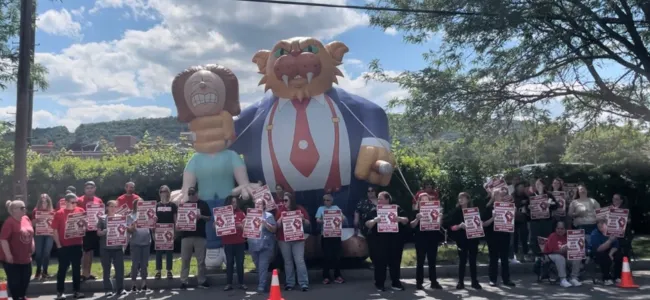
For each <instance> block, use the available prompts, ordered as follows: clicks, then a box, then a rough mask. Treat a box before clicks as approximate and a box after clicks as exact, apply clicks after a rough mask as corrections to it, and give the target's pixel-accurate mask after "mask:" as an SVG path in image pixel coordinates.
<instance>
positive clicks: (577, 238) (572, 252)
mask: <svg viewBox="0 0 650 300" xmlns="http://www.w3.org/2000/svg"><path fill="white" fill-rule="evenodd" d="M586 245H587V243H586V241H585V230H584V229H580V230H567V248H568V249H567V259H568V260H583V259H584V258H585V247H586Z"/></svg>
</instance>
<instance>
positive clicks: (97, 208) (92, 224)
mask: <svg viewBox="0 0 650 300" xmlns="http://www.w3.org/2000/svg"><path fill="white" fill-rule="evenodd" d="M104 210H105V208H104V204H103V203H101V204H95V203H88V204H86V221H87V222H88V226H87V227H86V230H87V231H97V222H99V218H101V217H103V216H104Z"/></svg>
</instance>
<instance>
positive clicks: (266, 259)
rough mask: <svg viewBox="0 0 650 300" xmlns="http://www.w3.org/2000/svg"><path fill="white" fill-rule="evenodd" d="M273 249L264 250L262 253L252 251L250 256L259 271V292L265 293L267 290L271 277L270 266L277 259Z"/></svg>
mask: <svg viewBox="0 0 650 300" xmlns="http://www.w3.org/2000/svg"><path fill="white" fill-rule="evenodd" d="M274 254H275V251H274V250H273V249H263V250H262V251H251V252H250V255H251V257H252V258H253V263H254V264H255V268H256V269H257V280H258V283H257V291H258V292H263V291H265V290H266V286H267V284H268V279H269V278H268V277H269V265H271V262H272V261H273V258H274V257H275V255H274Z"/></svg>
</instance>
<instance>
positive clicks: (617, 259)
mask: <svg viewBox="0 0 650 300" xmlns="http://www.w3.org/2000/svg"><path fill="white" fill-rule="evenodd" d="M597 226H598V227H597V228H596V229H594V231H592V232H591V237H590V246H591V247H590V249H591V256H592V257H593V258H594V259H595V260H596V263H597V264H598V265H599V266H600V271H601V272H602V274H603V284H604V285H612V284H614V281H613V279H617V278H619V277H620V274H621V265H622V263H623V257H622V254H621V251H618V250H619V248H620V246H619V243H618V238H617V237H615V236H609V237H608V236H607V235H606V234H607V220H605V219H599V220H598V222H597ZM612 263H613V264H614V273H613V274H612V272H611V271H612V269H611V266H612Z"/></svg>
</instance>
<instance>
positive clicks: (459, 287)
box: [456, 281, 465, 290]
mask: <svg viewBox="0 0 650 300" xmlns="http://www.w3.org/2000/svg"><path fill="white" fill-rule="evenodd" d="M464 288H465V283H464V282H462V281H461V282H459V283H458V284H457V285H456V289H457V290H462V289H464Z"/></svg>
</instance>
